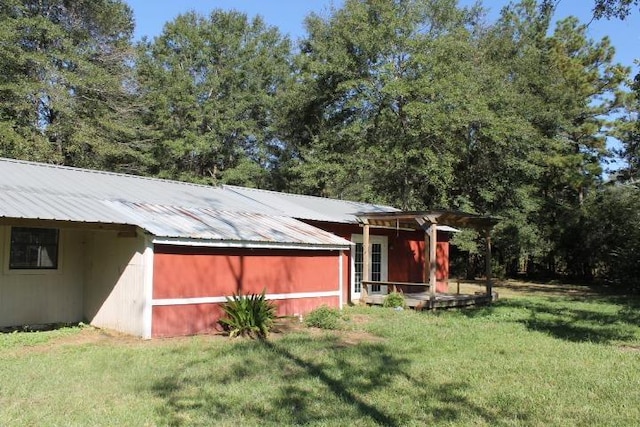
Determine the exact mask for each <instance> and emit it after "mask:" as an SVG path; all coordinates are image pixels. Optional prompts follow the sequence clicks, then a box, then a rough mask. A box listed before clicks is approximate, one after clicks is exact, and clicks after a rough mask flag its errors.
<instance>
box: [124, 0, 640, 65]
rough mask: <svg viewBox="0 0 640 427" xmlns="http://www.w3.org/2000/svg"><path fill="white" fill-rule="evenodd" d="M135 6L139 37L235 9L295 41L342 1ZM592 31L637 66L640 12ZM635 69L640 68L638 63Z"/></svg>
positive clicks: (498, 3) (494, 7) (583, 6)
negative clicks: (181, 20)
mask: <svg viewBox="0 0 640 427" xmlns="http://www.w3.org/2000/svg"><path fill="white" fill-rule="evenodd" d="M126 1H127V2H128V3H129V5H130V6H131V7H132V8H133V12H134V16H135V20H136V32H135V38H136V39H140V38H142V36H148V37H149V38H153V37H154V36H157V35H158V34H160V32H161V31H162V27H163V25H164V23H165V22H167V21H170V20H172V19H173V18H175V17H176V16H177V15H179V14H180V13H184V12H187V11H190V10H195V11H197V12H200V13H202V14H208V13H209V12H211V11H212V10H214V9H225V10H230V9H235V10H239V11H241V12H245V13H246V14H247V15H249V16H254V15H261V16H262V17H263V18H264V20H265V21H266V22H267V23H268V24H271V25H275V26H277V27H278V28H280V30H281V31H282V32H283V33H286V34H289V35H290V36H291V38H292V39H293V40H296V39H298V38H299V37H302V36H303V35H304V18H305V17H306V16H307V15H308V14H309V13H310V12H316V13H321V14H322V13H326V12H327V11H328V9H329V8H330V7H331V6H332V5H335V6H337V7H339V6H340V5H341V4H342V1H341V0H181V1H173V0H165V1H158V0H126ZM472 3H473V0H460V4H462V5H469V4H472ZM507 3H508V1H506V0H494V1H490V0H486V1H485V2H484V4H485V7H486V8H488V9H490V10H491V12H490V14H489V19H490V20H493V19H495V18H496V17H497V16H498V14H499V11H500V8H501V7H502V6H504V5H505V4H507ZM592 4H593V0H560V1H559V3H558V9H557V13H556V17H558V18H562V17H566V16H568V15H574V16H577V17H578V18H579V19H580V20H581V21H582V22H588V21H590V17H591V7H592ZM589 34H590V36H591V37H592V38H594V39H601V38H602V37H604V36H609V38H611V41H612V43H613V45H614V46H615V47H616V57H617V60H618V62H621V63H622V64H624V65H629V66H631V65H633V61H634V60H635V59H639V58H640V12H635V13H633V14H632V15H631V16H630V17H629V18H627V19H626V20H625V21H619V20H611V21H607V20H600V21H593V22H591V24H590V25H589ZM634 70H636V71H638V70H640V68H638V67H637V66H634Z"/></svg>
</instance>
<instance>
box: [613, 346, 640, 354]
mask: <svg viewBox="0 0 640 427" xmlns="http://www.w3.org/2000/svg"><path fill="white" fill-rule="evenodd" d="M618 348H619V349H620V350H622V351H626V352H633V353H638V352H640V345H621V346H619V347H618Z"/></svg>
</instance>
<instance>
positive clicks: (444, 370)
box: [0, 284, 640, 426]
mask: <svg viewBox="0 0 640 427" xmlns="http://www.w3.org/2000/svg"><path fill="white" fill-rule="evenodd" d="M509 286H511V288H510V287H509ZM509 286H505V287H504V288H503V289H500V288H498V289H497V290H498V292H500V293H501V295H503V294H504V295H507V298H504V299H501V300H500V301H499V302H498V303H496V304H494V305H493V306H490V307H485V308H478V309H470V310H457V311H440V312H436V313H426V312H424V313H417V312H414V311H411V310H404V311H395V310H392V309H383V308H363V307H354V308H349V309H347V310H346V316H347V318H348V319H349V321H348V322H347V323H346V326H344V328H343V329H342V330H339V331H321V330H315V329H307V328H304V327H294V328H293V329H292V330H290V331H289V332H287V333H284V334H273V335H272V336H271V337H270V338H269V339H268V340H249V339H235V340H229V339H226V338H220V337H214V336H198V337H190V338H180V339H169V340H155V341H147V342H144V341H139V340H136V339H132V338H127V337H123V336H120V335H115V334H111V333H109V332H107V331H100V330H95V329H92V328H64V329H61V330H56V331H50V332H34V333H10V334H2V335H0V402H2V403H1V405H0V425H65V426H67V425H140V426H145V425H163V426H164V425H173V426H191V425H223V426H225V425H229V426H232V425H234V426H235V425H274V426H275V425H322V426H324V425H327V426H333V425H335V426H341V425H356V426H369V425H389V426H394V425H397V426H400V425H402V426H405V425H408V426H411V425H416V426H418V425H447V426H448V425H473V426H478V425H479V426H482V425H486V426H494V425H498V426H500V425H502V426H515V425H562V426H564V425H597V426H599V425H611V426H626V425H628V426H633V425H638V424H639V423H640V405H638V404H637V402H639V401H640V301H638V300H637V299H629V298H624V297H620V296H607V295H601V294H598V293H594V292H577V291H576V292H568V290H567V289H564V288H562V287H555V290H554V291H553V292H551V291H550V289H551V287H548V288H542V290H539V291H536V290H535V287H534V288H529V289H528V288H527V287H526V286H519V285H516V284H511V285H509ZM536 286H537V285H536ZM542 286H544V285H542ZM571 289H573V290H576V289H574V288H573V287H572V288H571ZM577 289H578V290H579V288H577ZM582 290H583V291H584V288H582Z"/></svg>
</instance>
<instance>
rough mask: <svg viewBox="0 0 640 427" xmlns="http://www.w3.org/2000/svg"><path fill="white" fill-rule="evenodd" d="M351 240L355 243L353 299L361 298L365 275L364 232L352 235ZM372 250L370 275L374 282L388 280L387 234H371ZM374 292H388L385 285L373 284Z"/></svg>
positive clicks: (352, 254) (352, 260) (352, 262)
mask: <svg viewBox="0 0 640 427" xmlns="http://www.w3.org/2000/svg"><path fill="white" fill-rule="evenodd" d="M351 241H352V242H353V243H355V248H354V249H353V250H352V252H351V301H357V300H359V299H360V294H361V293H362V279H363V277H364V274H363V267H364V259H363V255H364V250H363V247H362V234H353V235H351ZM369 242H370V244H371V250H370V251H369V253H370V256H371V262H370V263H369V265H370V267H371V271H370V275H369V277H370V278H371V281H373V282H386V281H387V272H388V264H387V257H388V239H387V236H369ZM371 293H372V294H386V293H387V287H386V286H385V285H373V286H372V287H371Z"/></svg>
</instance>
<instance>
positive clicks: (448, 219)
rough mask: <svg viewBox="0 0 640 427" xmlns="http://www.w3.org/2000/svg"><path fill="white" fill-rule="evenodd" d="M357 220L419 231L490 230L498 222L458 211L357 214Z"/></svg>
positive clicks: (379, 225) (494, 218) (363, 222)
mask: <svg viewBox="0 0 640 427" xmlns="http://www.w3.org/2000/svg"><path fill="white" fill-rule="evenodd" d="M357 217H358V220H359V221H360V222H361V223H362V224H366V225H369V226H372V227H383V228H401V229H413V230H420V229H424V228H425V227H428V226H430V225H432V224H435V225H437V226H449V227H455V228H473V229H475V230H490V229H491V228H493V226H494V225H496V224H497V223H498V222H499V219H498V218H496V217H491V216H484V215H476V214H469V213H465V212H459V211H402V212H379V213H359V214H357Z"/></svg>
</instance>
